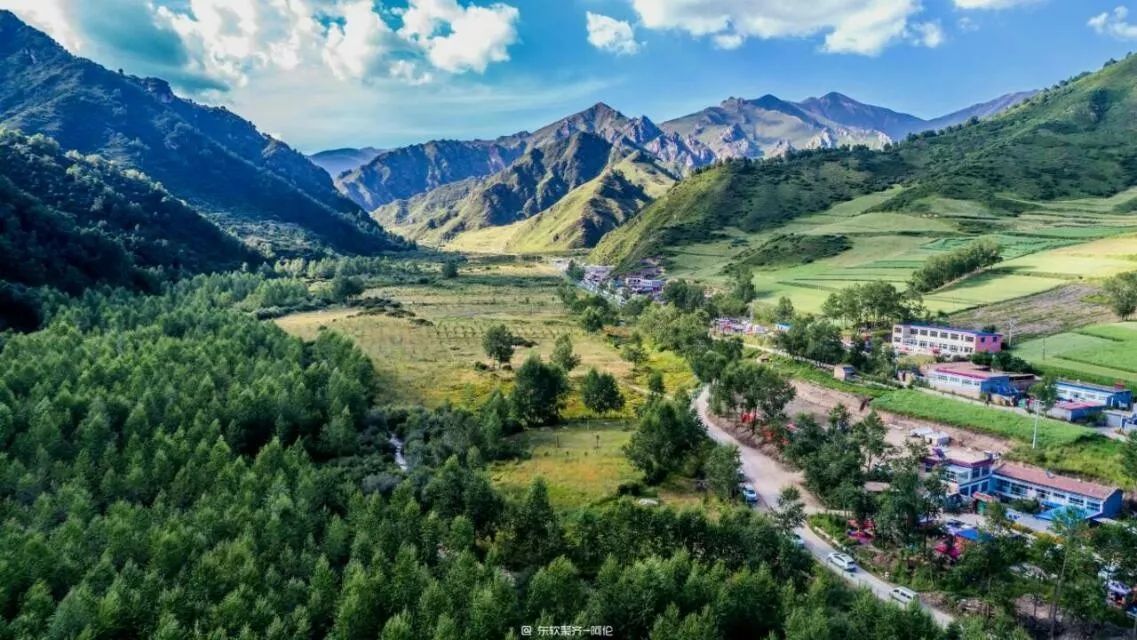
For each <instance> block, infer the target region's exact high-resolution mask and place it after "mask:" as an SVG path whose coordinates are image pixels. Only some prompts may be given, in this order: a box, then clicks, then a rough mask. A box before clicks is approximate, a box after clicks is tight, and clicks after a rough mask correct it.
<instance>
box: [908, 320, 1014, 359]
mask: <svg viewBox="0 0 1137 640" xmlns="http://www.w3.org/2000/svg"><path fill="white" fill-rule="evenodd" d="M892 347H893V349H895V350H896V351H900V352H902V353H921V354H929V355H931V354H939V355H948V356H951V355H959V356H969V355H971V354H972V353H982V352H990V353H996V352H998V351H1002V349H1003V337H1002V336H1001V335H997V334H977V333H975V332H971V331H961V330H959V329H950V328H947V327H921V326H914V325H905V324H898V325H894V326H893V328H892Z"/></svg>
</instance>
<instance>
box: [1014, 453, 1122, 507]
mask: <svg viewBox="0 0 1137 640" xmlns="http://www.w3.org/2000/svg"><path fill="white" fill-rule="evenodd" d="M995 473H997V474H999V475H1001V476H1003V477H1005V478H1011V479H1013V480H1021V481H1023V482H1029V483H1031V484H1036V485H1039V486H1043V487H1049V488H1051V489H1058V490H1060V491H1065V492H1067V493H1075V494H1078V495H1082V496H1089V497H1091V498H1097V499H1098V500H1105V499H1106V498H1108V497H1110V496H1111V495H1113V494H1114V492H1116V491H1120V489H1118V488H1117V487H1108V486H1106V485H1104V484H1098V483H1096V482H1088V481H1086V480H1078V479H1077V478H1071V477H1068V476H1059V475H1055V474H1053V473H1050V472H1049V471H1046V470H1044V469H1039V468H1038V467H1030V466H1027V465H1022V464H1012V463H1009V462H1007V463H1004V464H1003V465H1002V466H1000V467H999V468H998V469H995Z"/></svg>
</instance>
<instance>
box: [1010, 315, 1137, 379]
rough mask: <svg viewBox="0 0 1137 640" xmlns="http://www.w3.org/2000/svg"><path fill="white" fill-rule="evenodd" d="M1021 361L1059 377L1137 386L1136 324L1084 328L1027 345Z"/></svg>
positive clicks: (1017, 350) (1020, 351)
mask: <svg viewBox="0 0 1137 640" xmlns="http://www.w3.org/2000/svg"><path fill="white" fill-rule="evenodd" d="M1015 353H1016V354H1017V355H1018V356H1019V357H1022V358H1025V359H1026V360H1028V361H1030V362H1031V363H1034V364H1035V365H1037V366H1039V367H1042V368H1043V369H1046V370H1051V371H1054V372H1056V373H1061V374H1062V375H1065V376H1069V377H1080V378H1082V379H1084V380H1087V381H1093V382H1098V383H1101V384H1111V383H1113V382H1115V381H1122V382H1125V383H1126V384H1129V385H1137V324H1134V323H1129V322H1119V323H1114V324H1101V325H1093V326H1089V327H1083V328H1081V329H1077V330H1075V331H1071V332H1068V333H1061V334H1058V335H1055V336H1049V337H1045V338H1039V339H1035V340H1030V341H1028V342H1024V343H1022V344H1020V345H1019V346H1018V347H1016V348H1015Z"/></svg>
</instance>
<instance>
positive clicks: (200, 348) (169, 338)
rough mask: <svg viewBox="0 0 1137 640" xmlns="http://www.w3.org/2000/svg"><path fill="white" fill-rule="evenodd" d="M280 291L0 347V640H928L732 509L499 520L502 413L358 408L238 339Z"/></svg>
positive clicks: (201, 292) (368, 377)
mask: <svg viewBox="0 0 1137 640" xmlns="http://www.w3.org/2000/svg"><path fill="white" fill-rule="evenodd" d="M295 282H296V281H293V280H291V279H289V278H285V277H276V276H264V275H253V274H236V275H219V276H198V277H196V278H193V279H191V280H188V281H183V282H181V283H178V284H172V285H166V286H165V287H164V289H163V292H162V293H160V294H158V295H143V294H135V293H130V292H128V291H125V290H114V291H105V292H88V293H86V294H85V295H83V296H82V297H81V298H78V299H74V300H72V301H68V302H65V303H62V304H59V305H57V306H55V307H54V308H52V310H51V311H50V314H49V318H48V321H47V325H46V327H45V328H44V329H43V330H41V331H38V332H35V333H30V334H12V333H8V334H4V336H3V338H0V340H2V342H0V451H3V453H0V518H2V521H3V525H2V527H0V538H2V540H0V548H3V549H4V553H3V554H0V638H11V639H31V638H164V639H166V638H254V637H266V638H323V637H330V638H342V639H348V638H378V637H381V638H385V639H394V638H422V637H426V638H470V639H472V640H473V639H478V640H481V639H484V638H502V637H515V636H517V635H518V634H519V633H520V629H521V625H533V626H536V625H561V624H575V625H582V626H584V627H585V628H590V627H592V626H596V625H599V626H602V627H606V628H611V630H612V632H611V633H612V635H613V636H614V637H624V638H643V637H651V638H657V639H663V638H668V639H679V638H684V639H687V638H690V639H694V638H717V637H727V638H752V637H767V636H771V637H785V638H801V639H804V638H810V639H816V638H847V637H882V638H883V637H888V638H938V637H942V632H941V631H940V630H939V629H938V628H937V627H936V626H935V625H934V624H933V623H932V621H931V619H930V618H928V617H927V616H926V615H925V614H923V613H922V612H919V611H918V610H915V609H913V610H902V609H898V608H896V607H893V606H890V605H887V604H883V603H881V602H879V601H877V600H876V599H875V598H874V597H872V596H871V595H869V594H867V593H853V592H851V591H849V590H848V589H847V588H846V587H844V586H843V585H840V584H839V583H838V582H837V581H836V579H835V578H832V577H830V576H829V575H828V574H826V573H825V572H824V571H823V570H815V569H813V568H812V567H813V565H812V562H811V561H810V560H809V559H808V556H807V555H806V554H805V553H804V552H803V551H801V550H800V549H799V548H798V547H796V546H794V545H793V544H792V543H790V542H789V540H788V539H787V538H785V537H784V536H783V535H782V534H780V533H779V530H778V529H777V528H776V526H775V525H774V524H773V523H772V522H771V521H770V520H769V519H768V518H767V517H766V516H763V515H761V514H758V513H756V512H753V511H750V510H745V509H741V508H739V509H737V510H733V511H730V512H728V513H724V514H721V515H719V516H718V517H711V516H709V515H707V514H706V513H705V512H703V511H701V510H693V511H682V512H678V511H674V510H671V509H658V508H656V509H652V508H650V507H641V506H638V505H636V504H635V503H634V502H631V501H630V499H628V498H625V499H621V500H616V501H612V502H609V503H607V504H604V505H601V506H593V507H588V508H584V509H581V510H577V511H573V512H571V513H569V514H567V515H562V514H559V513H558V512H556V511H554V510H553V509H552V507H551V506H550V504H549V500H548V496H547V493H546V489H545V487H544V485H543V484H541V483H540V482H537V483H535V484H534V485H533V486H532V487H531V488H530V489H529V491H528V492H527V493H526V494H525V495H524V496H523V497H521V498H520V499H515V500H510V499H506V498H505V497H503V496H502V495H500V494H498V493H497V492H496V490H495V489H494V488H493V487H492V486H491V485H490V483H489V482H488V480H487V478H486V474H485V468H484V467H485V464H486V461H487V460H489V459H492V458H493V457H495V456H504V455H510V452H509V448H508V447H504V446H501V444H500V443H501V439H500V438H501V434H502V433H503V431H509V430H513V429H515V428H516V426H515V425H511V424H508V423H509V420H510V418H509V417H508V412H507V411H503V410H502V406H503V405H502V403H501V402H500V397H496V396H495V398H496V401H495V400H494V399H491V400H490V401H489V402H488V403H487V404H486V406H485V407H483V408H482V409H480V410H475V411H463V410H456V409H447V408H443V409H439V410H436V411H427V410H424V409H420V408H415V407H378V406H374V405H373V402H372V399H373V397H374V393H375V391H376V385H377V384H378V383H377V381H376V378H375V376H374V373H373V371H372V368H371V364H370V362H369V361H368V360H367V358H366V357H364V356H363V354H362V353H361V352H360V351H359V350H358V349H357V348H356V347H354V346H353V345H352V344H351V343H350V342H349V341H347V340H346V339H344V338H341V337H339V336H337V335H336V334H334V333H331V332H327V333H324V334H322V335H321V336H320V337H319V338H318V339H316V340H315V341H313V342H310V343H305V342H302V341H300V340H298V339H296V338H293V337H289V336H288V335H286V334H285V333H283V332H282V331H281V330H279V329H277V328H276V327H275V326H273V325H271V324H269V323H265V322H262V321H260V320H257V319H256V318H255V315H256V314H255V312H256V311H258V310H260V311H263V308H264V307H263V305H264V304H265V303H266V302H270V303H279V302H281V301H282V297H281V294H280V293H279V292H280V291H282V290H284V291H287V290H288V289H289V287H290V284H289V283H293V284H294V283H295ZM293 290H298V289H297V288H296V287H293ZM284 297H285V298H287V296H284ZM299 297H300V298H302V297H303V296H302V295H301V296H299ZM291 303H293V304H295V303H304V300H299V299H294V300H292V301H291ZM661 401H662V400H661ZM388 434H398V435H399V436H400V437H401V438H403V439H404V440H405V442H406V443H407V444H406V454H407V455H406V457H407V460H408V462H409V467H408V469H407V470H406V471H404V470H401V469H400V468H399V467H398V466H397V465H396V464H395V463H394V459H393V456H392V451H391V448H390V445H389V444H388V443H387V437H388Z"/></svg>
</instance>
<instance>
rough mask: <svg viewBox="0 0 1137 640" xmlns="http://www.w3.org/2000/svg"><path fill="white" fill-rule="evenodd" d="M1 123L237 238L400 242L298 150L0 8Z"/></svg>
mask: <svg viewBox="0 0 1137 640" xmlns="http://www.w3.org/2000/svg"><path fill="white" fill-rule="evenodd" d="M0 126H3V127H6V128H9V129H16V130H19V131H22V132H24V133H27V134H34V133H43V134H46V135H49V136H51V137H52V138H54V139H55V140H56V141H58V142H59V144H60V145H61V146H62V147H63V148H64V149H75V150H77V151H79V152H81V153H84V154H92V153H94V154H98V155H101V156H103V157H104V158H106V159H108V160H111V161H114V162H118V163H121V164H122V165H124V166H127V167H131V168H135V169H138V170H140V171H142V172H144V173H146V174H147V175H148V176H150V177H151V178H153V179H154V180H157V181H159V182H161V183H162V184H163V185H164V186H165V187H166V188H167V189H168V190H169V191H170V192H171V193H173V194H174V195H176V196H178V197H179V198H182V199H184V200H186V201H187V202H189V203H190V204H191V205H192V206H194V207H195V208H197V209H198V210H199V211H201V212H202V213H204V214H206V215H208V216H210V217H211V218H212V219H214V220H216V221H218V222H219V223H221V224H222V225H224V226H225V227H227V228H229V229H232V230H233V231H235V232H236V233H237V234H238V235H240V236H241V237H242V238H244V239H245V240H246V241H248V242H250V243H252V244H254V245H258V246H263V247H265V248H268V249H271V250H274V251H277V252H283V253H289V252H298V251H303V250H306V249H311V248H325V249H330V250H333V251H340V252H348V253H372V252H376V251H381V250H384V249H390V248H395V247H398V246H399V244H400V243H398V242H396V241H394V240H392V239H391V238H390V237H389V236H388V235H387V234H386V233H384V232H383V230H382V229H381V228H379V227H378V225H376V224H375V222H374V221H372V220H371V219H369V218H368V217H367V216H366V215H365V214H364V213H363V212H362V211H361V210H360V209H359V208H358V207H357V206H355V205H354V204H353V203H351V202H350V201H348V200H347V199H346V198H344V197H343V196H342V195H340V194H339V193H338V192H337V191H336V190H335V188H334V185H333V184H332V181H331V178H330V177H329V176H328V175H327V173H325V172H324V171H323V170H321V169H320V168H319V167H316V166H315V165H313V164H312V163H311V162H309V161H308V159H307V158H305V157H304V156H303V155H302V154H300V153H298V152H296V151H294V150H293V149H291V148H290V147H288V146H287V145H285V144H284V143H282V142H280V141H279V140H276V139H274V138H272V137H271V136H267V135H265V134H262V133H261V132H259V131H257V130H256V128H255V127H254V126H253V125H252V124H250V123H249V122H247V121H245V120H243V119H241V118H240V117H238V116H236V115H235V114H233V113H231V112H229V111H228V110H226V109H224V108H210V107H205V106H202V105H198V104H195V103H193V102H190V101H188V100H184V99H181V98H178V97H177V96H175V95H174V94H173V93H172V92H171V90H170V87H169V85H168V84H166V83H165V82H164V81H162V80H158V79H152V78H150V79H142V78H136V77H132V76H127V75H123V74H121V73H115V72H113V71H110V70H108V69H104V68H103V67H100V66H99V65H97V64H95V63H93V62H91V61H89V60H85V59H83V58H78V57H75V56H73V55H71V54H70V53H68V52H67V51H66V50H64V49H63V48H62V47H61V46H59V45H58V44H57V43H55V42H54V41H53V40H51V38H49V37H48V36H46V35H45V34H43V33H41V32H39V31H37V30H35V29H33V28H31V27H29V26H28V25H26V24H24V23H23V22H21V21H20V20H19V19H18V18H17V17H16V16H15V15H14V14H12V13H11V12H8V11H0Z"/></svg>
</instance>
